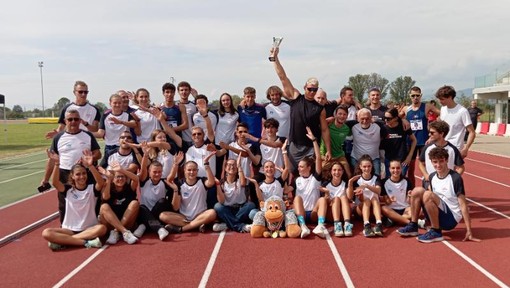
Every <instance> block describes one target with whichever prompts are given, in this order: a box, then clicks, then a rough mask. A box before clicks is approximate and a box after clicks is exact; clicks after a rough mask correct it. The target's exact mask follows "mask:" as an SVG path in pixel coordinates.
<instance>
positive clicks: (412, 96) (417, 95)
mask: <svg viewBox="0 0 510 288" xmlns="http://www.w3.org/2000/svg"><path fill="white" fill-rule="evenodd" d="M420 97H421V95H420V94H411V98H420Z"/></svg>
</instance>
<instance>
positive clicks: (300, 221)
mask: <svg viewBox="0 0 510 288" xmlns="http://www.w3.org/2000/svg"><path fill="white" fill-rule="evenodd" d="M297 221H298V222H299V225H305V217H303V216H297Z"/></svg>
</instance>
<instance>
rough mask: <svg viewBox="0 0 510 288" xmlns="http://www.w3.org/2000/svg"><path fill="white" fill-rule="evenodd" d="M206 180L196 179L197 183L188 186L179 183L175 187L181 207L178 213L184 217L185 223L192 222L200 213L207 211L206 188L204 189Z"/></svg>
mask: <svg viewBox="0 0 510 288" xmlns="http://www.w3.org/2000/svg"><path fill="white" fill-rule="evenodd" d="M205 181H206V178H198V179H197V183H195V184H194V185H189V184H188V183H186V181H179V182H180V185H177V186H178V187H179V190H180V194H181V206H180V207H179V213H181V214H182V215H184V217H186V220H187V221H192V220H193V219H195V218H196V217H197V216H198V215H200V214H201V213H202V212H204V211H205V210H207V188H206V187H205Z"/></svg>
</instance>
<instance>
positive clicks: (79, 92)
mask: <svg viewBox="0 0 510 288" xmlns="http://www.w3.org/2000/svg"><path fill="white" fill-rule="evenodd" d="M76 93H78V94H84V95H87V94H89V91H88V90H77V91H76Z"/></svg>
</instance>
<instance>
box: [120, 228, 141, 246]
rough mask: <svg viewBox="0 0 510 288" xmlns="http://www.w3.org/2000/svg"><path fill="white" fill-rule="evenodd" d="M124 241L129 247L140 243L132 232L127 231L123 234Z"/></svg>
mask: <svg viewBox="0 0 510 288" xmlns="http://www.w3.org/2000/svg"><path fill="white" fill-rule="evenodd" d="M122 239H124V242H126V243H128V244H129V245H131V244H135V243H136V241H138V238H136V237H135V235H133V233H131V231H129V230H126V232H124V233H122Z"/></svg>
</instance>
